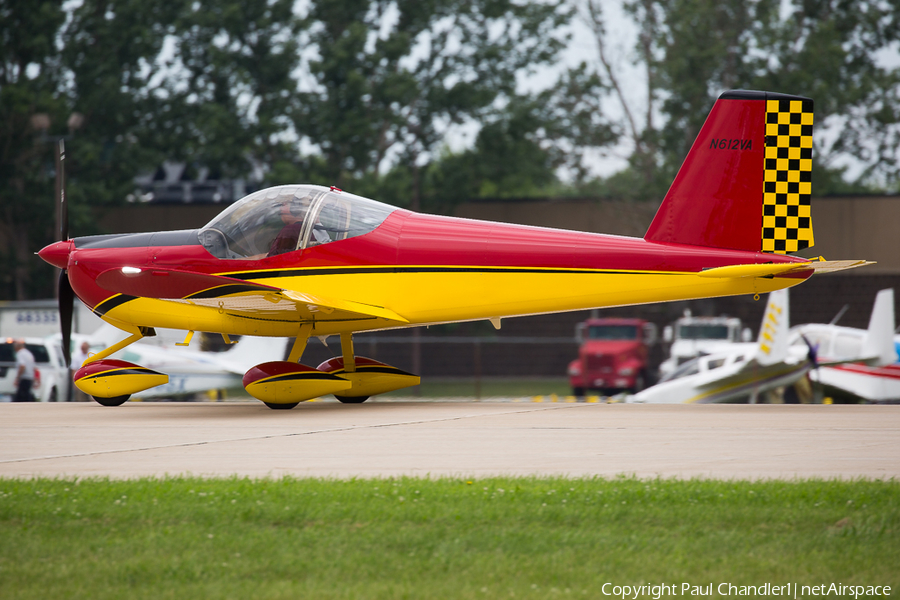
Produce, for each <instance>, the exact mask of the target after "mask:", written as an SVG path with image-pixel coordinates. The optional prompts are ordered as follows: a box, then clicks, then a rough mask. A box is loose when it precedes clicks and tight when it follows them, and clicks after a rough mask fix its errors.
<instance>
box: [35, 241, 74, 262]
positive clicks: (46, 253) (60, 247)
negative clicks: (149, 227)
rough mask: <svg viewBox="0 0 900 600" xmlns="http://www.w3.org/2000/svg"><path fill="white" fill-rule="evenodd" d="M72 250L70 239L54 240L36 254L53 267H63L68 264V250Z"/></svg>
mask: <svg viewBox="0 0 900 600" xmlns="http://www.w3.org/2000/svg"><path fill="white" fill-rule="evenodd" d="M71 251H72V241H71V240H67V241H65V242H56V243H54V244H50V245H49V246H47V247H46V248H44V249H43V250H41V251H40V252H38V256H40V257H41V258H42V259H44V260H45V261H46V262H48V263H50V264H51V265H53V266H54V267H59V268H60V269H65V268H66V267H67V266H68V264H69V252H71Z"/></svg>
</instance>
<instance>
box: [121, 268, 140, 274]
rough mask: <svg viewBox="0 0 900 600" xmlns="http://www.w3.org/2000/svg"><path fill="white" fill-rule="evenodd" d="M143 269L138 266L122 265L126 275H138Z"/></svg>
mask: <svg viewBox="0 0 900 600" xmlns="http://www.w3.org/2000/svg"><path fill="white" fill-rule="evenodd" d="M140 272H141V270H140V269H138V268H137V267H122V273H124V274H125V275H137V274H138V273H140Z"/></svg>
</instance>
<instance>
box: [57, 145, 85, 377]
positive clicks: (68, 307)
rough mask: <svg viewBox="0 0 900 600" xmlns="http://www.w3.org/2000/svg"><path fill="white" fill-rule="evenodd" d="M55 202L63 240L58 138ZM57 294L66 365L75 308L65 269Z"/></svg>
mask: <svg viewBox="0 0 900 600" xmlns="http://www.w3.org/2000/svg"><path fill="white" fill-rule="evenodd" d="M56 202H57V205H56V210H57V213H56V215H57V221H58V223H59V240H60V241H62V242H64V241H66V240H68V239H69V204H68V202H67V201H66V145H65V143H64V142H63V140H59V146H57V152H56ZM57 295H58V302H59V326H60V331H61V333H62V351H63V357H65V359H66V366H67V367H68V366H70V365H71V363H72V348H71V344H72V313H73V312H74V310H75V291H74V290H73V289H72V284H71V283H69V274H68V272H66V270H65V269H63V270H62V271H60V273H59V285H58V286H57ZM79 366H81V365H79Z"/></svg>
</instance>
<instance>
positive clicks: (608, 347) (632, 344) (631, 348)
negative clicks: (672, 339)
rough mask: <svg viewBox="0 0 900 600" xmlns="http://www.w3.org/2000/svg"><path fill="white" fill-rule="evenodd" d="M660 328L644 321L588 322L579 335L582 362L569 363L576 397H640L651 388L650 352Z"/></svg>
mask: <svg viewBox="0 0 900 600" xmlns="http://www.w3.org/2000/svg"><path fill="white" fill-rule="evenodd" d="M656 334H657V331H656V325H654V324H653V323H650V322H649V321H645V320H643V319H620V318H608V319H588V320H587V321H585V322H583V323H579V324H578V326H577V328H576V332H575V335H576V337H577V339H578V341H579V343H580V344H581V346H580V348H579V350H578V358H577V359H575V360H573V361H572V362H571V363H569V369H568V373H569V384H570V385H571V386H572V393H573V394H575V395H576V396H583V395H584V394H585V393H587V392H589V391H591V390H596V391H598V392H601V393H615V392H619V391H624V390H628V391H630V392H632V393H636V392H639V391H641V390H642V389H644V388H645V387H646V386H647V385H648V384H649V373H648V368H647V365H648V359H649V348H650V346H652V345H653V344H655V343H656Z"/></svg>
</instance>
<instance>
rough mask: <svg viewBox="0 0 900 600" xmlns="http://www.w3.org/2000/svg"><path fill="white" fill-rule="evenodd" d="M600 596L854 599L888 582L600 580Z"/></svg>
mask: <svg viewBox="0 0 900 600" xmlns="http://www.w3.org/2000/svg"><path fill="white" fill-rule="evenodd" d="M600 591H601V592H602V594H603V595H604V596H611V597H615V598H622V600H636V599H637V598H653V600H660V599H661V598H663V597H665V596H782V597H785V598H794V599H795V600H798V599H800V598H816V597H819V596H835V597H848V598H850V597H852V598H854V600H856V599H858V598H861V597H867V596H890V595H891V586H889V585H845V584H843V583H820V584H819V585H802V584H799V583H785V584H781V585H779V584H774V583H763V584H761V585H737V584H733V583H719V584H714V583H708V584H702V585H694V584H692V583H668V584H667V583H660V584H656V585H650V584H643V585H616V584H614V583H604V584H603V587H602V588H601V590H600Z"/></svg>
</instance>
